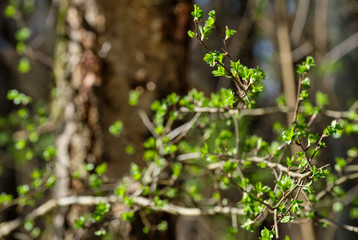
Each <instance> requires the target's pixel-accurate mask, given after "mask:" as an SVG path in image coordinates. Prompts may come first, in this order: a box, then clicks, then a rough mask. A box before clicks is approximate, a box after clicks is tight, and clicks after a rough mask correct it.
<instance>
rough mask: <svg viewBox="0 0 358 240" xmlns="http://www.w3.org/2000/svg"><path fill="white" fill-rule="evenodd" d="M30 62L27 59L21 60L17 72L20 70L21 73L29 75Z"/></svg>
mask: <svg viewBox="0 0 358 240" xmlns="http://www.w3.org/2000/svg"><path fill="white" fill-rule="evenodd" d="M30 69H31V66H30V61H29V59H28V58H27V57H22V58H20V61H19V64H18V66H17V70H19V72H20V73H27V72H28V71H30Z"/></svg>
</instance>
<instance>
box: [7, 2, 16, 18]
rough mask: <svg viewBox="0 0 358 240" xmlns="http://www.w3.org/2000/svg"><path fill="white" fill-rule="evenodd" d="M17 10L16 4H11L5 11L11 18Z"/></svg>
mask: <svg viewBox="0 0 358 240" xmlns="http://www.w3.org/2000/svg"><path fill="white" fill-rule="evenodd" d="M16 12H17V9H16V7H15V6H14V5H11V4H9V5H8V6H7V7H6V8H5V11H4V14H5V17H7V18H11V17H13V16H14V15H15V14H16Z"/></svg>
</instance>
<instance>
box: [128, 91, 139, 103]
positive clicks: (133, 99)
mask: <svg viewBox="0 0 358 240" xmlns="http://www.w3.org/2000/svg"><path fill="white" fill-rule="evenodd" d="M139 97H140V93H139V92H138V91H137V90H131V91H129V99H128V104H129V105H131V106H136V105H137V104H138V100H139Z"/></svg>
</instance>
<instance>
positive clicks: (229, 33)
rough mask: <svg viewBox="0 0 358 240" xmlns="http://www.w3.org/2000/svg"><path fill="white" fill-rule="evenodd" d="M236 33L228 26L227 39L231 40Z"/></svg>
mask: <svg viewBox="0 0 358 240" xmlns="http://www.w3.org/2000/svg"><path fill="white" fill-rule="evenodd" d="M235 33H236V31H235V30H232V29H229V28H228V26H226V30H225V39H229V38H230V37H232V36H233V35H234V34H235Z"/></svg>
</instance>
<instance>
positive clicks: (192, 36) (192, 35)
mask: <svg viewBox="0 0 358 240" xmlns="http://www.w3.org/2000/svg"><path fill="white" fill-rule="evenodd" d="M188 36H189V37H191V38H194V37H195V33H194V32H193V31H191V30H189V31H188Z"/></svg>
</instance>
